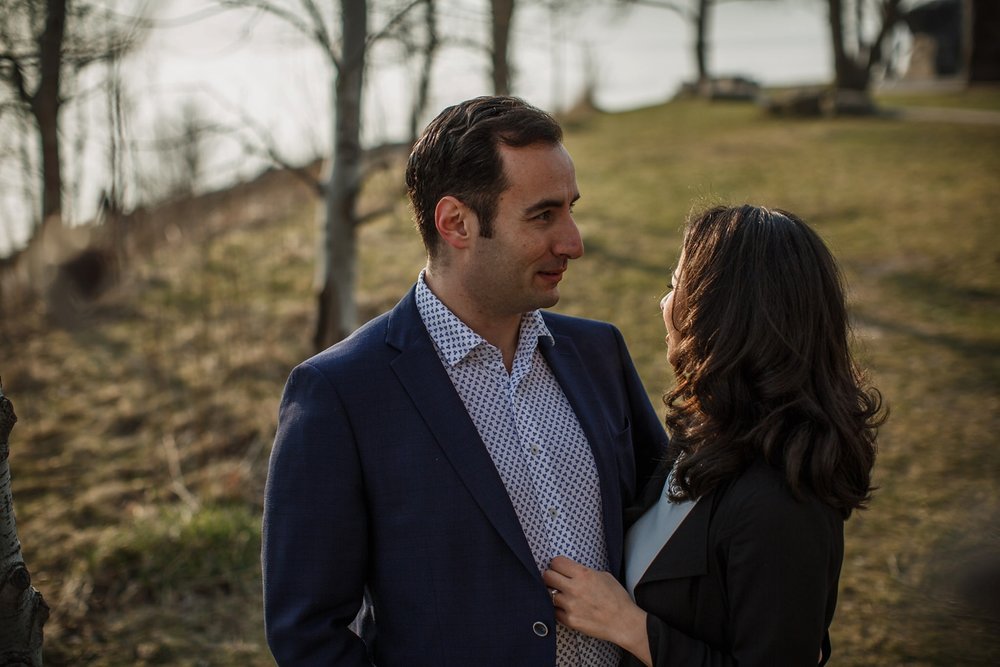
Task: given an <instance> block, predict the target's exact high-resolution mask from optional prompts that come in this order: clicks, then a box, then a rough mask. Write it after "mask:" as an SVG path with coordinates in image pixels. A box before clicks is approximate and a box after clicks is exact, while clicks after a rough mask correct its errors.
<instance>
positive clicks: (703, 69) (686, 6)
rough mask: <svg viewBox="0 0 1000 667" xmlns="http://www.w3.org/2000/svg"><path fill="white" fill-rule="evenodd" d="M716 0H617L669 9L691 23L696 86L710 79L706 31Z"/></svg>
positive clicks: (629, 3)
mask: <svg viewBox="0 0 1000 667" xmlns="http://www.w3.org/2000/svg"><path fill="white" fill-rule="evenodd" d="M717 2H718V0H693V1H692V2H688V3H685V2H683V1H680V2H674V1H672V0H619V3H620V4H623V5H643V6H646V7H656V8H658V9H666V10H668V11H671V12H673V13H675V14H677V15H678V16H680V17H681V18H682V19H684V20H685V21H687V22H688V23H690V24H691V26H692V28H693V29H694V59H695V63H696V64H697V67H698V88H699V89H702V88H704V86H705V84H706V83H707V82H708V81H710V80H711V78H712V77H711V75H710V74H709V69H708V31H709V20H710V19H711V10H712V7H713V6H714V5H715V4H716V3H717Z"/></svg>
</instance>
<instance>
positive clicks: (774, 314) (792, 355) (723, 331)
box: [663, 205, 887, 518]
mask: <svg viewBox="0 0 1000 667" xmlns="http://www.w3.org/2000/svg"><path fill="white" fill-rule="evenodd" d="M682 257H683V262H682V265H681V267H680V269H681V274H680V284H679V289H678V291H677V292H676V293H675V295H674V308H673V317H674V322H673V323H674V326H675V327H676V328H677V329H678V330H679V332H680V343H679V346H678V349H677V350H676V351H675V353H674V354H673V355H672V357H673V359H674V366H675V367H674V372H675V376H676V384H675V386H674V388H673V390H671V391H670V392H669V393H667V394H666V395H665V396H664V399H663V400H664V403H666V405H667V416H666V425H667V429H668V430H669V431H670V435H671V441H670V447H669V449H668V458H669V459H670V460H671V461H672V462H673V463H674V464H675V468H674V484H673V486H672V489H671V498H673V499H674V500H681V499H685V498H699V497H701V496H702V495H704V494H706V493H708V492H709V491H711V490H712V489H714V488H715V487H716V486H717V485H719V484H720V483H723V482H725V481H727V480H729V479H732V478H734V477H736V476H738V475H739V474H740V473H741V472H742V471H743V470H744V469H745V468H746V467H747V466H749V465H750V464H751V463H752V462H753V461H755V460H759V459H763V460H765V461H767V462H768V463H769V464H770V465H771V466H773V467H775V468H777V469H778V470H780V471H782V472H783V473H784V477H785V479H786V481H787V483H788V486H789V487H790V488H791V490H792V492H793V493H794V494H795V495H796V496H797V497H802V496H803V494H804V493H806V492H809V493H812V494H814V495H815V496H816V497H818V498H819V499H820V500H821V501H822V502H824V503H826V504H827V505H829V506H831V507H833V508H835V509H837V510H839V511H840V512H841V513H842V515H843V516H844V517H845V518H846V517H848V516H850V514H851V511H852V510H854V509H856V508H863V507H865V506H866V505H867V503H868V501H869V500H870V499H871V494H872V486H871V473H872V467H873V465H874V463H875V451H876V436H877V433H878V427H879V426H880V425H881V424H882V423H883V422H884V421H885V418H886V415H887V412H886V411H885V409H884V408H883V402H882V396H881V394H880V393H879V392H878V390H877V389H875V388H874V387H872V386H871V385H870V384H869V382H868V380H867V378H866V377H865V375H864V373H863V372H862V370H861V369H860V368H859V367H858V365H857V364H856V363H855V361H854V358H853V356H852V354H851V349H850V344H849V341H850V327H849V322H848V317H847V307H846V304H845V298H844V288H843V282H842V278H841V274H840V270H839V268H838V267H837V263H836V261H835V260H834V258H833V255H831V254H830V251H829V250H828V249H827V248H826V246H825V245H824V243H823V241H822V240H821V239H820V237H819V236H818V235H817V234H816V233H815V232H814V231H813V230H812V229H810V228H809V227H808V226H807V225H806V224H805V223H804V222H803V221H802V220H800V219H799V218H798V217H796V216H795V215H793V214H791V213H788V212H786V211H780V210H769V209H765V208H759V207H755V206H749V205H744V206H739V207H716V208H712V209H709V210H707V211H705V212H703V213H701V214H698V215H695V216H693V217H691V218H690V219H689V220H688V223H687V226H686V230H685V234H684V243H683V253H682Z"/></svg>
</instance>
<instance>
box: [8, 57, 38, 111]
mask: <svg viewBox="0 0 1000 667" xmlns="http://www.w3.org/2000/svg"><path fill="white" fill-rule="evenodd" d="M4 61H6V62H9V63H10V67H11V74H10V79H9V80H10V85H11V86H13V88H14V92H16V93H17V97H18V99H20V100H21V101H22V102H24V103H25V104H31V95H30V94H29V93H28V90H27V88H25V85H24V70H23V69H22V67H21V61H20V60H19V59H18V57H17V56H15V55H14V54H12V53H3V54H0V62H4Z"/></svg>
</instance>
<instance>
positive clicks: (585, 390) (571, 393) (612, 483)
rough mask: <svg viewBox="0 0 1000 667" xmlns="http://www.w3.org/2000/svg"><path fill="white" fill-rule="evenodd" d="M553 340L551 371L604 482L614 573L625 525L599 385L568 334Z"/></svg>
mask: <svg viewBox="0 0 1000 667" xmlns="http://www.w3.org/2000/svg"><path fill="white" fill-rule="evenodd" d="M553 341H554V342H550V341H548V339H543V340H542V341H540V343H541V350H542V355H543V356H544V357H545V361H546V362H548V364H549V368H550V369H551V370H552V374H553V375H554V376H555V378H556V380H557V381H558V382H559V386H561V387H562V390H563V393H564V394H566V398H567V399H568V400H569V403H570V405H571V406H572V407H573V412H575V413H576V417H577V419H578V420H579V421H580V426H581V427H582V428H583V432H584V434H586V436H587V441H588V442H589V443H590V449H591V451H592V452H593V454H594V463H596V464H597V474H598V477H599V478H600V483H601V499H602V503H601V504H602V506H603V511H604V531H605V535H606V540H607V547H608V565H609V568H610V571H611V572H612V573H617V572H621V565H622V544H623V542H624V539H625V537H624V531H623V528H622V504H621V491H620V489H619V486H618V464H617V463H616V462H615V452H614V449H613V443H612V442H611V437H612V436H613V435H614V434H612V433H609V432H608V427H607V424H606V423H605V422H604V421H603V420H601V415H603V414H604V410H603V409H602V406H601V404H600V401H599V399H598V396H599V395H600V394H599V393H598V392H597V389H596V388H595V387H594V386H593V383H592V381H591V379H590V375H588V373H587V371H586V368H585V366H584V365H583V361H582V360H581V359H580V355H579V353H578V351H577V349H576V345H574V344H573V340H572V339H571V338H569V337H568V336H561V335H554V336H553Z"/></svg>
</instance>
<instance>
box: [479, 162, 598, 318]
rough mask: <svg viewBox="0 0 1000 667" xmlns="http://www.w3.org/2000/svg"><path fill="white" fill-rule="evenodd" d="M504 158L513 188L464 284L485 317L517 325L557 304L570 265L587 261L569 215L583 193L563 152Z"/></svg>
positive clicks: (501, 204)
mask: <svg viewBox="0 0 1000 667" xmlns="http://www.w3.org/2000/svg"><path fill="white" fill-rule="evenodd" d="M500 153H501V156H502V159H503V160H504V169H505V171H506V174H507V178H508V182H509V183H510V186H509V187H508V188H507V190H505V191H504V192H503V193H502V194H501V195H500V198H499V200H498V202H497V213H496V218H495V220H494V221H493V235H492V237H491V238H484V237H478V238H477V239H476V240H475V244H474V247H473V252H472V255H471V259H472V262H471V264H470V269H469V272H468V276H467V277H468V280H469V281H470V283H471V284H470V287H471V288H473V289H474V290H475V294H476V296H477V298H478V299H479V300H480V303H481V306H482V307H483V309H484V310H486V311H489V312H491V313H493V314H494V315H496V316H500V317H515V316H516V317H520V315H521V314H523V313H525V312H529V311H532V310H535V309H538V308H549V307H551V306H554V305H555V304H556V303H557V302H558V301H559V283H560V281H561V280H562V277H563V275H564V272H565V271H566V268H567V266H568V263H569V259H573V258H576V257H579V256H580V255H581V254H582V253H583V244H582V240H581V239H580V236H579V230H577V228H576V223H575V222H574V221H573V218H572V210H571V209H572V205H573V203H574V202H575V201H576V200H577V199H578V198H579V192H578V189H577V184H576V173H575V170H574V167H573V161H572V159H571V158H570V156H569V154H568V153H567V152H566V149H565V148H563V146H562V145H560V144H556V145H548V144H540V145H535V146H527V147H523V148H510V147H501V149H500Z"/></svg>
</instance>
